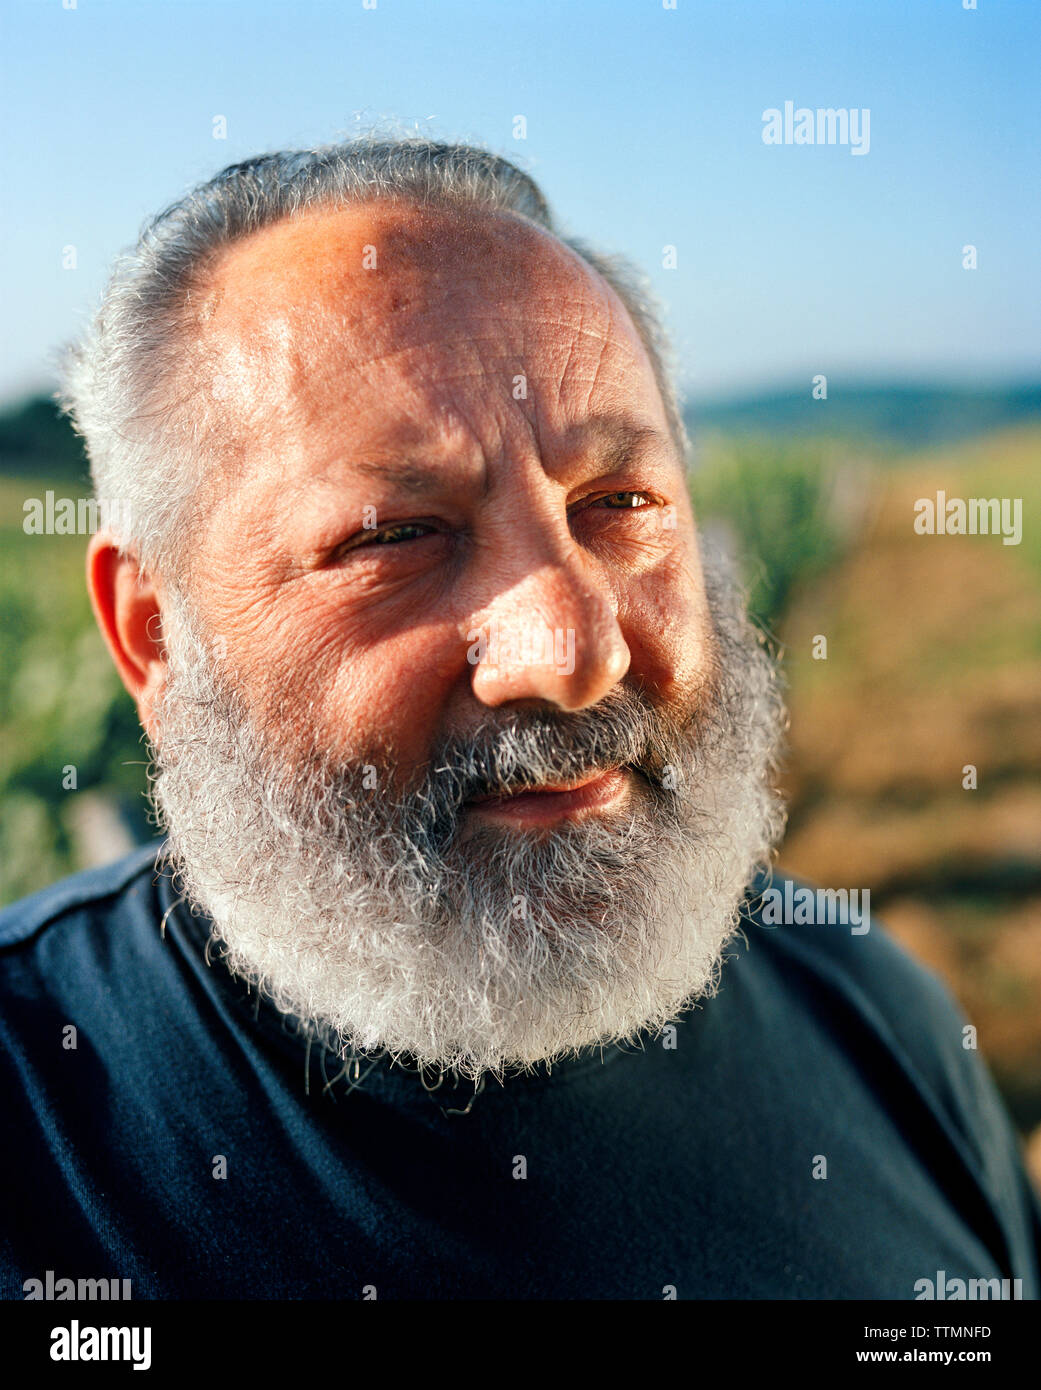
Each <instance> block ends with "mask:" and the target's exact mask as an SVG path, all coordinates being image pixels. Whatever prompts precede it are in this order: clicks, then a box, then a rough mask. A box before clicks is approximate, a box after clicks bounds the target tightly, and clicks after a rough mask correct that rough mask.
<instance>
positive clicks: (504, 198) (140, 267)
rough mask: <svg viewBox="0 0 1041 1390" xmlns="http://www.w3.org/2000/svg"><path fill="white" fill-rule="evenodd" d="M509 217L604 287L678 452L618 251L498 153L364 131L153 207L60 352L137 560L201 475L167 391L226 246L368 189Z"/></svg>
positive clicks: (646, 321) (98, 477) (638, 290)
mask: <svg viewBox="0 0 1041 1390" xmlns="http://www.w3.org/2000/svg"><path fill="white" fill-rule="evenodd" d="M388 197H395V198H402V197H404V198H407V199H409V200H412V201H415V202H416V203H421V204H430V205H438V206H445V207H452V208H465V209H469V210H478V211H488V212H495V211H506V212H511V213H515V214H518V215H520V216H521V217H525V218H527V219H529V220H530V221H531V222H534V223H536V224H537V225H538V226H540V227H543V228H545V229H546V230H547V231H549V232H551V233H552V234H553V235H554V236H556V237H557V239H558V240H559V241H560V242H562V244H564V245H565V246H567V247H569V248H570V249H571V250H572V251H574V252H575V253H576V254H577V255H578V256H580V257H581V258H582V260H584V261H585V262H586V263H587V264H588V265H590V266H591V267H592V268H593V269H594V270H595V271H596V272H597V273H598V274H599V275H601V276H602V277H603V279H604V280H606V281H607V283H608V284H609V285H610V286H611V287H612V288H613V289H614V290H615V292H616V293H617V294H618V296H619V298H620V299H621V301H622V303H623V304H624V306H625V308H626V310H627V312H628V313H629V315H630V317H631V319H632V321H633V325H634V327H635V328H636V330H637V332H638V334H639V335H640V338H641V340H642V342H643V345H644V347H645V349H646V351H647V354H648V357H649V359H650V362H651V365H652V368H653V370H654V375H655V378H656V381H657V384H658V388H659V391H660V392H661V397H662V402H663V404H664V407H665V411H666V415H667V418H668V422H669V428H670V432H671V434H672V437H673V440H674V442H675V444H676V447H677V450H678V451H679V455H680V458H681V460H685V459H686V455H687V437H686V433H685V431H684V426H683V418H682V415H681V412H680V410H679V406H678V403H677V399H676V393H675V389H674V386H673V383H672V371H671V367H672V363H671V354H670V351H669V346H668V343H667V340H666V337H665V333H664V331H663V328H662V324H661V314H660V311H659V308H658V306H657V304H656V302H655V301H654V299H653V298H652V296H651V294H650V292H649V290H648V288H647V285H646V282H645V280H644V279H643V277H642V276H641V275H640V274H639V272H637V271H636V270H635V268H634V267H633V266H632V265H631V264H630V263H629V262H628V261H626V260H625V259H623V258H622V257H619V256H608V255H603V254H600V253H598V252H596V251H594V250H593V249H592V248H591V247H589V246H588V245H587V244H586V243H585V242H583V241H579V240H576V239H574V238H570V237H565V236H563V235H561V234H560V233H559V232H558V231H557V228H556V226H555V224H554V221H553V217H552V215H551V213H550V210H549V207H548V205H547V203H546V200H545V198H544V197H543V195H542V193H541V191H540V189H539V188H538V185H537V184H536V183H535V181H534V180H533V179H532V178H531V177H530V176H529V175H528V174H526V173H524V172H523V171H522V170H520V169H518V168H517V167H516V166H515V165H514V164H511V163H510V162H509V161H508V160H506V159H503V158H501V157H500V156H498V155H494V154H492V153H490V152H489V151H487V150H482V149H479V148H476V147H473V146H468V145H448V144H439V143H435V142H433V141H430V140H427V139H424V138H422V137H409V138H404V139H398V138H387V137H378V136H365V137H363V138H360V139H354V140H350V141H347V142H344V143H340V144H333V145H326V146H321V147H318V148H315V149H310V150H291V151H282V152H279V153H273V154H264V155H258V156H257V157H255V158H253V159H247V160H244V161H243V162H242V163H239V164H231V165H229V166H228V167H227V168H226V169H223V170H222V171H221V172H220V173H219V174H217V175H216V176H215V177H214V178H212V179H210V180H209V181H208V182H207V183H203V184H200V185H199V186H198V187H196V188H194V189H193V190H192V191H191V192H189V193H188V194H186V195H185V196H184V197H183V198H180V199H178V200H177V201H176V202H174V203H172V204H171V205H170V206H169V207H167V208H166V209H165V210H164V211H163V212H160V213H159V214H158V215H157V216H156V217H154V218H153V219H152V220H151V221H150V222H148V223H147V224H146V225H145V227H144V230H143V231H142V233H141V235H140V237H139V239H138V241H137V244H136V246H134V247H133V248H132V249H130V250H128V251H126V252H124V253H123V254H122V255H121V256H120V257H119V258H118V259H117V261H116V264H115V267H114V269H113V272H112V275H111V278H110V280H109V283H108V285H107V287H106V289H105V292H104V294H103V296H102V300H101V304H100V306H99V308H98V310H97V313H96V315H95V316H94V319H93V321H92V322H91V324H90V326H89V327H88V329H87V331H86V333H85V334H84V335H83V337H82V339H81V340H80V341H78V342H76V343H73V344H71V345H70V346H68V347H66V348H65V349H64V353H63V357H62V361H61V380H60V385H59V388H58V390H57V391H56V393H55V398H56V400H57V401H58V403H59V405H60V406H61V407H62V409H63V410H64V411H65V412H66V413H67V414H68V415H69V416H70V418H71V420H72V423H73V425H74V427H75V429H76V430H77V432H78V433H79V434H81V435H82V436H83V438H84V440H85V441H86V448H87V453H88V455H89V458H90V465H91V476H92V478H93V481H94V489H95V493H96V496H97V499H98V502H99V504H100V505H101V507H102V508H103V511H104V512H107V514H108V515H110V516H112V517H118V518H119V523H118V524H117V526H116V528H115V529H116V534H117V539H118V541H119V544H120V545H121V546H122V548H123V550H124V552H125V553H127V554H131V555H134V556H136V558H137V561H138V563H139V565H140V566H141V567H142V568H145V569H152V570H154V571H155V572H156V573H159V574H163V575H164V576H165V577H167V578H168V579H170V580H175V579H176V577H177V575H178V574H179V572H180V570H181V568H182V555H181V550H182V547H181V546H179V545H178V538H179V537H182V536H183V535H184V534H186V528H187V527H188V525H189V523H190V519H191V516H192V511H193V507H194V506H195V505H196V497H197V487H196V484H197V482H198V480H199V479H200V478H201V477H203V476H204V475H205V459H204V453H205V448H206V444H207V431H206V429H205V427H204V422H203V420H202V418H201V415H200V414H199V412H198V411H194V412H193V411H191V410H186V409H185V406H186V405H187V403H188V401H189V400H190V398H191V394H190V391H189V393H188V394H187V395H183V394H182V395H181V396H180V399H176V398H175V399H171V396H172V395H173V396H174V397H176V396H177V394H178V393H177V392H176V391H173V392H172V391H171V385H172V384H173V383H176V381H177V371H178V368H179V367H180V368H182V369H183V365H184V356H185V351H186V349H187V347H188V346H189V345H190V331H191V324H192V322H193V320H192V311H193V306H192V292H193V289H194V288H195V287H196V286H197V285H198V284H199V283H200V277H201V275H202V273H203V272H204V271H205V269H206V267H207V266H208V265H209V264H211V263H212V262H213V260H214V259H215V258H216V256H217V254H218V252H219V251H220V250H221V249H222V248H223V247H225V246H227V245H228V244H229V243H231V242H233V241H236V240H237V239H239V238H241V237H244V236H246V235H248V234H249V233H251V232H255V231H257V230H258V229H260V228H261V227H265V226H268V225H270V224H272V223H275V222H278V221H280V220H282V219H284V218H287V217H291V216H293V215H295V214H297V213H299V212H301V211H303V210H307V209H312V208H323V207H337V206H345V205H348V204H351V203H361V202H367V201H371V200H373V199H378V198H388Z"/></svg>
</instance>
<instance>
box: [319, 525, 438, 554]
mask: <svg viewBox="0 0 1041 1390" xmlns="http://www.w3.org/2000/svg"><path fill="white" fill-rule="evenodd" d="M436 530H437V528H436V527H434V526H432V525H431V524H430V523H429V522H426V521H399V522H396V523H395V524H394V525H392V526H381V527H379V528H378V529H377V530H373V531H362V532H361V533H360V534H359V535H357V536H354V537H353V538H352V539H351V540H349V541H345V542H344V543H343V545H341V546H338V547H337V551H336V554H337V555H338V556H339V555H346V554H347V553H348V552H349V551H352V550H364V549H368V548H369V547H370V546H377V545H380V546H383V545H401V544H402V543H403V542H405V541H417V540H422V539H423V537H424V536H430V535H434V534H435V533H436Z"/></svg>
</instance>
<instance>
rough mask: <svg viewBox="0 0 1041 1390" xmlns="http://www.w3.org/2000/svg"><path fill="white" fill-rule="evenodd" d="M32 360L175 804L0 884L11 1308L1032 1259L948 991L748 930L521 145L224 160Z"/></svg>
mask: <svg viewBox="0 0 1041 1390" xmlns="http://www.w3.org/2000/svg"><path fill="white" fill-rule="evenodd" d="M63 399H64V402H65V404H66V406H67V407H68V409H69V410H70V412H71V413H72V415H73V418H74V420H75V422H76V424H77V426H78V428H79V429H80V430H81V432H82V433H83V434H84V436H85V438H86V441H87V445H88V449H89V452H90V456H91V462H92V468H93V472H94V478H95V483H96V488H97V492H98V496H99V498H100V499H101V500H102V501H108V502H110V503H112V504H114V503H116V502H118V503H119V506H118V508H117V507H115V506H113V507H112V508H111V511H110V514H111V515H118V516H119V517H120V518H122V522H121V529H120V530H118V531H114V530H111V529H110V530H107V531H105V532H102V533H99V534H97V535H96V536H95V537H94V538H93V541H92V544H91V547H90V554H89V561H88V571H89V583H90V589H91V593H92V596H93V601H94V606H95V611H96V614H97V618H98V622H99V624H100V627H101V630H102V632H103V634H104V636H105V640H106V642H107V643H108V646H109V648H110V650H111V653H112V656H113V659H114V661H115V663H116V665H117V667H118V669H119V673H120V675H121V677H122V679H123V682H124V683H125V685H126V687H127V689H128V691H129V692H130V694H131V696H132V697H133V699H134V701H135V702H136V705H137V708H138V711H139V714H140V718H141V722H142V725H143V727H144V729H145V731H146V733H147V735H148V739H149V742H150V744H151V746H152V748H153V750H154V770H153V795H154V799H155V802H156V804H157V807H158V810H159V813H160V815H161V817H162V821H163V824H164V826H165V829H166V832H167V836H168V838H167V840H166V841H165V847H164V850H163V852H162V855H161V856H160V859H159V862H158V864H157V863H156V855H155V853H154V851H153V850H150V849H146V850H142V851H141V852H140V853H138V854H136V855H134V856H132V857H131V858H130V859H128V860H126V861H124V862H122V863H120V864H119V865H116V866H114V867H112V868H108V869H104V870H100V871H93V872H90V873H87V874H84V875H80V876H78V877H75V878H73V879H71V880H69V881H68V882H65V883H62V884H59V885H57V886H56V887H55V888H53V889H51V890H48V891H46V892H44V893H42V894H40V895H37V897H35V898H33V899H30V900H28V901H27V902H24V903H21V904H18V905H16V906H15V907H14V908H12V909H9V910H8V911H7V912H6V913H5V914H3V916H2V918H0V943H2V947H3V964H4V969H3V982H4V983H3V994H2V999H0V1029H2V1030H3V1034H4V1044H5V1045H4V1049H3V1062H2V1068H3V1074H4V1081H5V1094H6V1096H7V1098H8V1099H7V1109H8V1115H9V1117H10V1124H11V1132H13V1133H16V1134H17V1136H18V1141H17V1143H16V1144H9V1145H7V1146H6V1148H5V1158H4V1174H3V1185H4V1190H5V1193H6V1195H7V1197H8V1199H9V1203H10V1207H9V1211H8V1215H7V1217H6V1224H5V1229H4V1232H3V1252H4V1254H3V1265H4V1271H5V1277H6V1280H7V1288H6V1294H7V1296H8V1297H22V1296H26V1295H31V1296H46V1294H45V1292H44V1286H45V1281H46V1278H47V1272H48V1271H51V1277H52V1281H53V1280H54V1279H59V1278H70V1279H73V1278H76V1277H79V1276H90V1277H93V1278H110V1279H118V1280H120V1281H129V1285H128V1286H127V1287H129V1288H130V1290H131V1291H132V1296H133V1297H135V1298H142V1297H144V1298H188V1297H203V1298H227V1297H236V1296H237V1297H268V1298H306V1297H323V1298H326V1297H337V1298H352V1299H364V1298H373V1297H375V1298H389V1299H393V1298H400V1297H421V1298H436V1297H440V1298H466V1297H490V1298H497V1299H514V1298H617V1299H623V1298H624V1299H628V1298H642V1299H660V1298H672V1297H678V1298H697V1297H706V1298H727V1297H735V1298H763V1297H767V1298H769V1297H776V1298H809V1297H823V1298H852V1297H868V1298H899V1299H913V1298H915V1297H920V1296H924V1295H923V1294H922V1289H923V1287H924V1285H923V1281H926V1282H927V1283H929V1282H930V1281H935V1280H936V1278H937V1275H938V1274H939V1272H940V1271H943V1272H944V1275H943V1276H942V1277H945V1278H948V1279H949V1278H951V1277H956V1278H960V1279H963V1280H977V1281H983V1280H985V1281H992V1282H990V1283H988V1287H989V1288H991V1289H993V1288H994V1287H997V1288H998V1290H999V1291H1000V1290H1001V1289H1002V1287H1003V1286H1002V1285H1001V1283H1000V1281H1003V1280H1004V1281H1008V1285H1007V1289H1008V1295H1009V1296H1014V1295H1015V1293H1017V1292H1018V1293H1020V1294H1021V1296H1023V1297H1031V1296H1035V1295H1036V1293H1037V1289H1038V1285H1037V1229H1036V1222H1037V1209H1036V1205H1035V1199H1034V1197H1033V1196H1032V1194H1031V1190H1030V1188H1029V1184H1028V1182H1027V1179H1026V1177H1025V1174H1024V1171H1023V1168H1022V1166H1021V1163H1020V1159H1019V1156H1018V1153H1017V1149H1016V1142H1015V1139H1014V1136H1013V1133H1012V1130H1011V1127H1010V1125H1009V1123H1008V1120H1007V1119H1006V1117H1005V1115H1004V1112H1003V1111H1002V1108H1001V1105H1000V1102H999V1101H998V1099H997V1096H996V1093H995V1091H994V1088H993V1085H992V1083H991V1081H990V1079H989V1077H988V1075H987V1073H986V1071H985V1070H984V1068H983V1066H982V1065H981V1063H980V1062H979V1060H978V1057H977V1054H976V1053H975V1052H974V1051H973V1050H971V1049H967V1048H965V1047H964V1046H963V1021H962V1019H961V1017H960V1016H959V1014H958V1013H957V1011H956V1009H955V1008H954V1006H953V1005H952V1003H951V1001H950V1000H949V998H948V997H947V996H946V994H945V993H944V992H943V990H942V989H941V988H940V987H939V985H938V984H937V983H936V982H935V981H934V980H933V979H932V978H931V977H930V976H928V975H927V974H925V973H924V972H923V971H922V970H921V969H920V968H919V967H918V966H916V965H914V964H913V963H912V962H911V961H910V960H909V959H908V958H907V957H906V956H904V955H903V954H902V953H901V952H900V951H899V950H898V949H897V948H896V947H895V946H894V945H893V944H892V943H891V942H889V941H888V940H887V939H886V938H885V937H884V936H883V935H882V934H881V933H880V932H879V931H877V930H875V931H869V930H867V928H866V927H864V928H857V929H856V930H851V928H850V926H849V925H845V926H844V925H842V924H841V923H836V922H835V921H834V920H832V919H829V920H828V921H812V920H811V921H810V922H806V921H805V920H804V919H803V918H801V917H798V918H793V919H791V920H785V921H782V922H781V924H780V925H776V926H773V927H767V926H766V925H765V924H764V921H763V915H762V913H761V910H760V905H761V903H762V901H763V896H764V894H765V893H766V892H767V891H768V889H769V887H770V885H769V883H768V880H767V879H766V878H765V877H764V875H765V874H766V872H767V870H768V866H769V863H770V859H771V856H772V851H773V849H774V847H775V845H776V843H777V841H778V838H779V835H780V831H781V825H782V820H783V816H782V811H781V808H780V805H779V801H778V798H777V796H776V794H775V792H774V791H773V790H772V783H773V775H774V771H775V758H776V753H777V746H778V735H779V730H780V728H781V725H782V707H781V702H780V699H779V695H778V685H777V680H776V674H775V670H774V667H773V664H772V661H771V659H770V657H769V656H768V655H767V653H766V652H765V651H764V650H763V649H762V648H761V646H760V645H759V643H758V642H757V641H756V638H755V635H754V633H753V632H752V630H751V629H750V627H749V625H748V624H747V622H746V620H745V618H744V616H743V612H742V607H741V603H740V601H739V599H738V598H737V596H736V595H735V592H734V588H733V586H732V585H731V583H730V582H729V580H728V579H727V576H726V573H725V571H724V569H723V568H722V567H721V565H720V564H719V563H717V562H708V561H706V560H705V559H704V558H703V557H702V556H701V554H700V552H699V545H698V538H697V534H696V531H695V525H694V520H693V517H692V514H691V509H690V505H689V502H688V499H687V490H686V485H685V441H684V437H683V427H682V424H681V421H680V416H679V412H678V410H677V406H676V401H675V397H674V394H673V390H672V387H671V385H670V381H669V376H668V371H667V364H666V356H665V351H664V344H663V340H662V337H661V334H660V331H659V329H658V327H657V323H656V319H655V316H654V312H653V309H652V308H651V306H650V305H649V303H648V301H647V299H646V297H645V295H644V294H643V293H642V292H641V290H640V288H639V282H638V281H637V280H636V279H635V278H634V277H633V276H632V275H631V274H630V273H629V272H628V271H627V270H626V269H625V267H624V266H623V265H622V264H621V263H619V262H617V261H615V260H611V259H608V258H605V257H602V256H599V255H597V254H595V253H594V252H592V251H591V250H589V249H588V248H586V247H584V246H583V245H582V244H580V243H576V242H572V241H569V240H567V239H565V238H563V237H562V236H561V235H559V234H558V233H557V232H556V231H555V229H554V226H553V222H552V220H551V217H550V214H549V211H548V209H547V207H546V204H545V202H544V200H543V198H542V196H541V195H540V193H539V191H538V189H537V188H536V186H535V185H534V183H533V182H532V181H531V179H530V178H528V177H527V176H526V175H524V174H523V173H521V172H520V171H519V170H517V169H516V168H514V167H513V166H512V165H510V164H509V163H507V162H506V161H504V160H501V159H498V158H495V157H493V156H491V155H489V154H487V153H485V152H483V151H480V150H476V149H472V148H467V147H460V146H441V145H434V144H430V143H427V142H424V141H421V140H406V141H379V140H367V141H359V142H354V143H350V144H346V145H341V146H337V147H332V148H326V149H322V150H317V151H310V152H299V153H291V154H278V155H271V156H265V157H263V158H258V159H254V160H250V161H247V162H246V163H244V164H239V165H234V166H232V167H230V168H228V169H226V170H224V171H223V172H222V173H221V174H220V175H218V176H217V177H216V178H215V179H213V180H212V181H211V182H210V183H208V184H206V185H205V186H203V187H200V188H198V189H196V190H195V191H194V192H192V193H191V194H190V195H189V196H187V197H186V198H184V199H183V200H182V201H180V202H178V203H176V204H175V205H173V206H172V207H170V208H169V209H167V211H166V212H164V213H163V214H161V215H160V216H159V217H158V218H157V219H156V220H155V221H154V222H153V223H152V224H151V226H150V227H149V228H148V229H147V230H146V231H145V233H144V234H143V236H142V238H141V241H140V242H139V244H138V246H137V247H136V248H135V250H134V251H133V252H131V253H130V254H129V255H128V256H126V257H125V258H124V260H123V261H122V262H121V263H120V265H119V266H118V267H117V270H116V272H115V275H114V277H113V280H112V282H111V284H110V286H109V288H108V291H107V293H106V296H105V298H104V302H103V304H102V307H101V310H100V312H99V315H98V317H97V319H96V321H95V323H94V326H93V328H92V330H91V332H90V333H89V334H88V335H87V337H86V339H85V341H84V342H83V343H82V344H81V345H80V346H79V347H77V348H76V349H75V350H74V351H73V352H72V353H71V354H70V357H69V361H68V365H67V372H66V379H65V384H64V388H63ZM789 896H790V894H789ZM789 918H791V914H789ZM695 1004H696V1005H697V1007H696V1008H692V1006H693V1005H695ZM938 1296H941V1297H942V1296H943V1295H942V1294H940V1295H938Z"/></svg>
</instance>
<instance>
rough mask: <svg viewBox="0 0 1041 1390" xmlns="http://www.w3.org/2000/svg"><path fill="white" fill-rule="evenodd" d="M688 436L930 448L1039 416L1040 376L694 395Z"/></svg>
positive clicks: (835, 383) (832, 383)
mask: <svg viewBox="0 0 1041 1390" xmlns="http://www.w3.org/2000/svg"><path fill="white" fill-rule="evenodd" d="M684 418H685V420H686V422H687V428H688V429H689V431H690V434H691V438H692V439H694V440H695V441H697V440H698V439H699V438H701V437H703V436H704V435H705V434H706V433H717V434H725V435H731V436H733V435H770V436H773V437H774V438H778V437H783V436H786V435H787V436H794V437H803V438H805V437H807V436H810V437H816V438H835V439H846V440H848V439H862V440H864V441H865V442H870V443H874V444H881V445H888V446H891V447H894V448H900V449H904V448H927V447H929V446H931V445H935V444H946V443H950V442H953V441H956V440H961V439H967V438H970V437H971V436H972V435H974V434H984V433H986V432H987V431H989V430H994V429H1005V428H1008V427H1011V426H1014V425H1021V424H1026V423H1029V422H1030V421H1032V420H1038V419H1041V383H1027V384H1025V385H1024V384H1019V385H1008V386H1004V387H1000V386H999V387H986V388H981V389H980V390H970V389H967V388H961V387H957V386H923V385H918V386H908V385H884V384H882V385H857V384H856V383H853V384H850V385H844V384H843V382H842V381H841V379H840V378H838V377H831V378H829V381H828V398H827V400H824V401H815V400H813V398H812V396H811V394H810V387H809V383H808V382H800V383H799V385H798V386H792V388H791V389H790V390H777V391H771V392H769V393H765V394H758V395H746V396H739V397H732V398H730V399H726V400H715V401H712V400H709V401H703V402H697V401H694V402H690V403H688V405H687V407H686V409H685V410H684Z"/></svg>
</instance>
